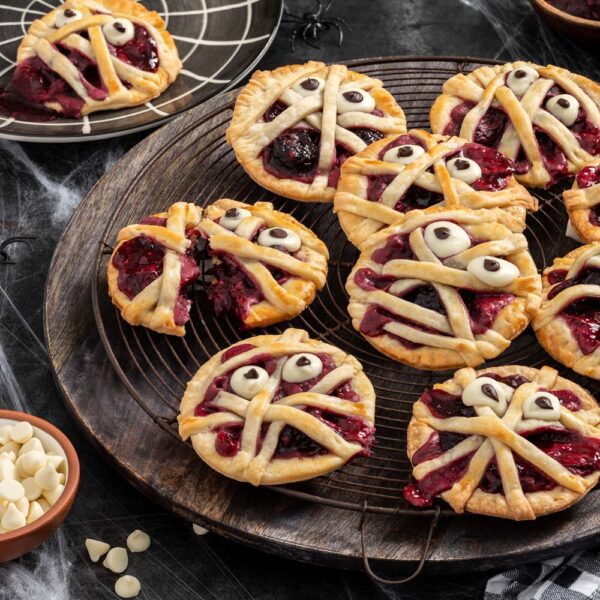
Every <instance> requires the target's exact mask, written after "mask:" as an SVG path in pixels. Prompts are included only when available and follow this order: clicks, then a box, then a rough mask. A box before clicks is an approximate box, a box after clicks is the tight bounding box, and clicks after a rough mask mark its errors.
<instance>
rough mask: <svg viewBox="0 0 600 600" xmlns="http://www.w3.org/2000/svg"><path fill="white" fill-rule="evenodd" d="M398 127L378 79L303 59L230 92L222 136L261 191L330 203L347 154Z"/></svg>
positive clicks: (401, 126)
mask: <svg viewBox="0 0 600 600" xmlns="http://www.w3.org/2000/svg"><path fill="white" fill-rule="evenodd" d="M404 131H406V121H405V118H404V113H403V112H402V109H401V108H400V107H399V106H398V104H396V101H395V100H394V98H393V96H392V95H391V94H390V93H389V92H387V91H386V90H385V89H384V88H383V83H382V82H381V81H380V80H379V79H373V78H371V77H367V76H366V75H361V74H360V73H356V72H355V71H350V70H348V68H347V67H345V66H343V65H331V66H327V65H325V64H324V63H320V62H313V61H310V62H307V63H305V64H303V65H290V66H286V67H279V68H278V69H275V70H274V71H256V72H255V73H254V75H253V76H252V78H251V79H250V81H249V83H248V84H247V85H246V87H244V89H242V91H241V92H240V94H239V96H238V98H237V101H236V103H235V109H234V112H233V119H232V121H231V125H230V127H229V129H228V130H227V140H228V142H229V143H230V144H231V145H232V146H233V149H234V151H235V154H236V157H237V159H238V161H239V163H240V164H241V165H242V167H243V168H244V170H245V171H246V173H248V174H249V175H250V177H252V179H254V180H255V181H256V182H257V183H259V184H260V185H262V186H263V187H265V188H267V189H268V190H271V191H272V192H275V193H276V194H280V195H281V196H286V197H288V198H292V199H294V200H302V201H305V202H331V201H332V200H333V195H334V193H335V188H336V186H337V181H338V177H339V174H340V166H341V165H342V163H343V162H344V161H345V160H346V159H347V158H348V157H349V156H352V155H353V154H356V153H357V152H360V151H361V150H364V149H365V148H366V147H367V145H368V144H371V143H372V142H374V141H377V140H379V139H381V138H382V137H384V136H385V135H389V134H392V133H403V132H404Z"/></svg>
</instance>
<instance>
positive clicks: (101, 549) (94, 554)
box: [85, 538, 110, 563]
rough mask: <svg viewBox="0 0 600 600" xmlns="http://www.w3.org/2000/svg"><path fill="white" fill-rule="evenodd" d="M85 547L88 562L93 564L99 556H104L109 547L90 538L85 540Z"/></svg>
mask: <svg viewBox="0 0 600 600" xmlns="http://www.w3.org/2000/svg"><path fill="white" fill-rule="evenodd" d="M85 547H86V549H87V551H88V554H89V556H90V560H91V561H92V562H95V563H96V562H98V561H99V560H100V557H101V556H104V555H105V554H106V553H107V552H108V551H109V550H110V546H109V545H108V544H107V543H106V542H101V541H100V540H93V539H91V538H88V539H87V540H85Z"/></svg>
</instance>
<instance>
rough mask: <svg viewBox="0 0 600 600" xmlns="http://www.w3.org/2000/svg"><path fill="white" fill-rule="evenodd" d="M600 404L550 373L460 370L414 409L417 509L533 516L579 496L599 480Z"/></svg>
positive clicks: (411, 492)
mask: <svg viewBox="0 0 600 600" xmlns="http://www.w3.org/2000/svg"><path fill="white" fill-rule="evenodd" d="M599 421H600V408H599V407H598V405H597V403H596V401H595V400H594V398H593V397H592V396H591V394H589V393H588V392H587V391H586V390H584V389H583V388H582V387H580V386H578V385H576V384H575V383H573V382H571V381H569V380H568V379H564V378H562V377H559V376H558V372H557V371H555V370H554V369H551V368H550V367H542V368H541V369H539V370H538V369H534V368H531V367H522V366H516V365H513V366H503V367H495V368H490V369H483V370H481V371H475V370H474V369H471V368H466V369H461V370H460V371H457V372H456V373H455V375H454V378H453V379H450V380H449V381H446V382H445V383H442V384H437V385H435V386H434V387H433V389H431V390H428V391H426V392H425V393H424V394H423V395H422V396H421V398H420V399H419V400H418V402H416V403H415V405H414V407H413V417H412V419H411V421H410V423H409V426H408V437H407V441H408V456H409V458H410V460H411V463H412V465H413V477H414V479H415V480H416V482H415V483H410V484H408V485H407V486H406V488H405V490H404V496H405V498H406V499H407V500H408V501H409V502H410V503H411V504H414V505H415V506H429V505H431V504H432V502H433V500H434V499H435V498H437V497H441V498H443V499H444V500H445V501H446V502H448V504H450V506H451V507H452V508H453V509H454V510H455V511H456V512H458V513H462V512H464V511H468V512H472V513H479V514H483V515H489V516H494V517H503V518H507V519H515V520H518V521H520V520H525V519H535V518H536V517H539V516H541V515H545V514H549V513H553V512H556V511H559V510H563V509H565V508H567V507H569V506H571V505H572V504H574V503H575V502H577V501H578V500H580V499H581V498H582V497H583V496H584V495H585V494H586V493H587V492H588V491H589V490H590V489H592V488H593V487H594V485H595V484H596V482H597V481H598V477H599V476H600V429H599V428H598V422H599Z"/></svg>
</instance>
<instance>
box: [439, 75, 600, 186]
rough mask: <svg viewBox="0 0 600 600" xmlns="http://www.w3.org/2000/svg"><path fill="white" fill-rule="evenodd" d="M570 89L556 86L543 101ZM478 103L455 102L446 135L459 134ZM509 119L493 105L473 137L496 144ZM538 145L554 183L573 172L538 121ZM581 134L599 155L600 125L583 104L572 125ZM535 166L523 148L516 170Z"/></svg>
mask: <svg viewBox="0 0 600 600" xmlns="http://www.w3.org/2000/svg"><path fill="white" fill-rule="evenodd" d="M564 93H566V92H565V91H564V90H563V89H562V88H560V87H559V86H558V85H554V86H552V88H550V90H549V91H548V93H547V94H546V97H545V98H544V100H543V102H542V106H545V105H546V102H547V101H548V100H549V99H550V98H552V97H554V96H556V95H558V94H564ZM473 106H475V105H474V104H473V103H472V102H469V101H465V102H462V103H460V104H458V105H457V106H455V107H454V108H453V109H452V111H451V113H450V121H449V122H448V124H447V125H446V127H445V128H444V134H446V135H459V133H460V128H461V125H462V122H463V120H464V118H465V116H466V115H467V113H468V112H469V111H470V110H471V109H472V108H473ZM508 123H509V119H508V116H507V114H506V113H505V112H504V111H503V110H502V108H500V107H490V108H489V109H488V110H487V112H486V113H485V114H484V115H483V117H482V119H481V120H480V122H479V124H478V125H477V128H476V130H475V134H474V136H473V141H474V142H476V143H478V144H482V145H484V146H488V147H490V148H496V147H497V146H498V144H499V143H500V140H501V139H502V136H503V134H504V131H505V129H506V127H507V125H508ZM533 129H534V133H535V137H536V139H537V143H538V147H539V150H540V154H541V155H542V159H543V160H544V164H545V166H546V169H547V170H548V172H549V173H550V176H551V178H552V179H551V181H550V183H551V184H553V183H556V182H557V181H559V180H560V179H563V178H564V177H566V176H568V175H569V168H568V163H567V158H566V156H565V154H564V153H563V152H562V150H561V149H560V148H559V147H558V145H557V144H556V142H555V141H554V140H553V139H552V138H551V137H550V136H549V135H548V134H546V133H545V132H543V131H541V130H540V129H539V128H537V127H536V126H535V125H534V127H533ZM568 129H569V130H570V131H571V132H572V133H573V135H575V137H576V138H577V140H578V141H579V143H580V144H581V147H582V148H583V149H584V150H585V151H586V152H589V153H590V154H592V155H594V156H596V155H598V154H600V128H598V127H597V126H596V125H594V123H592V122H591V121H590V119H589V118H588V116H587V113H586V112H585V110H584V108H583V107H580V108H579V113H578V116H577V119H576V121H575V122H574V123H573V124H572V125H571V126H570V127H569V128H568ZM530 168H531V163H530V162H529V160H528V158H527V157H526V156H525V154H524V152H523V150H521V152H520V154H519V156H518V157H517V159H516V160H515V172H516V173H517V174H521V175H522V174H524V173H527V172H528V171H529V169H530Z"/></svg>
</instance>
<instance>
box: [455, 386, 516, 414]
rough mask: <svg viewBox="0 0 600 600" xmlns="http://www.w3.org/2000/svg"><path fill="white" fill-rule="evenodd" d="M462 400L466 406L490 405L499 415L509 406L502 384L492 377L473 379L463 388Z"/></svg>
mask: <svg viewBox="0 0 600 600" xmlns="http://www.w3.org/2000/svg"><path fill="white" fill-rule="evenodd" d="M462 401H463V404H465V405H466V406H488V407H489V408H491V409H492V410H493V411H494V412H495V413H496V414H497V415H498V416H499V417H502V416H503V415H504V413H505V412H506V408H507V407H508V403H507V401H506V394H505V392H504V389H503V388H502V385H501V384H500V383H499V382H497V381H496V380H495V379H492V378H491V377H478V378H477V379H474V380H473V381H471V383H469V384H468V385H467V387H465V389H464V390H463V393H462Z"/></svg>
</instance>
